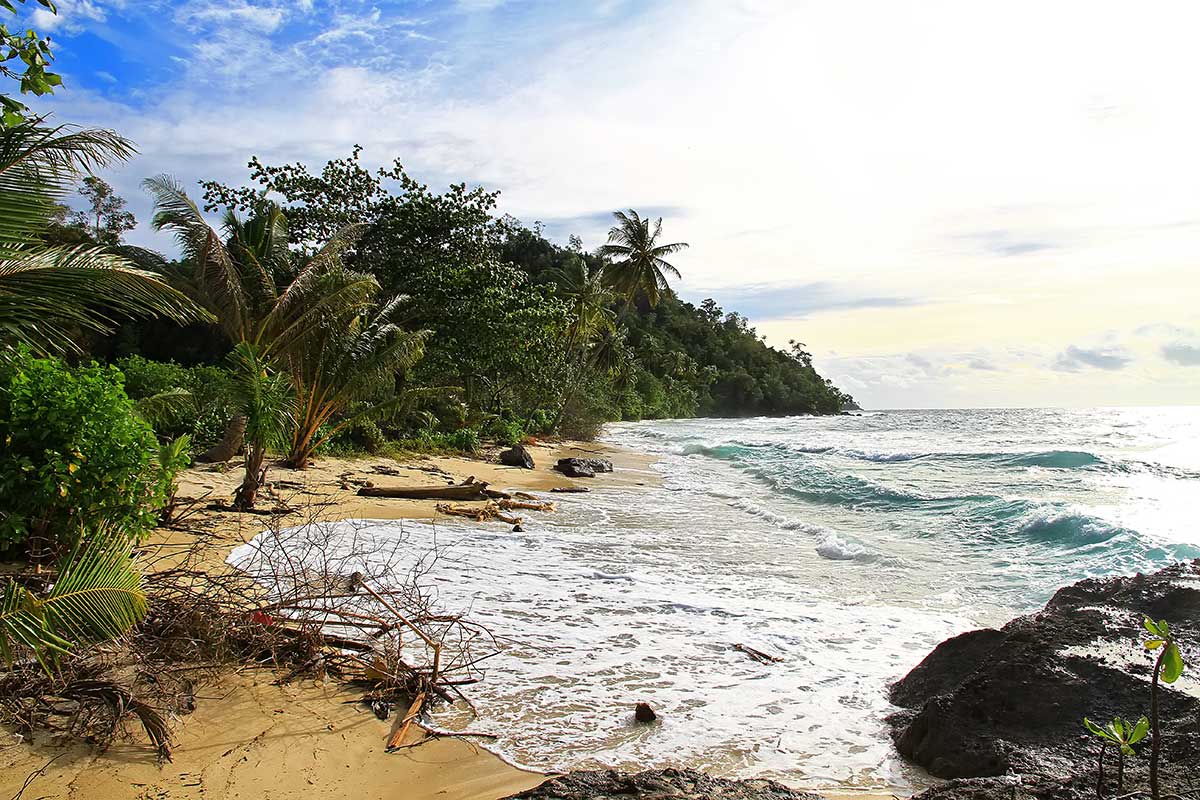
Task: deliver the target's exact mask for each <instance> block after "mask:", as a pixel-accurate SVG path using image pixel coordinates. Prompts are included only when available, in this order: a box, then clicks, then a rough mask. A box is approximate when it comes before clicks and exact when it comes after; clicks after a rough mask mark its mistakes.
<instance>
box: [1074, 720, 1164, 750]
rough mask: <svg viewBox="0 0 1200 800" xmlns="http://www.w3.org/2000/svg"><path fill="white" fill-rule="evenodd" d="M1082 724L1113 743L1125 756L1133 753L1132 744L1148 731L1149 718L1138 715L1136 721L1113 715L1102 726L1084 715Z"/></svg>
mask: <svg viewBox="0 0 1200 800" xmlns="http://www.w3.org/2000/svg"><path fill="white" fill-rule="evenodd" d="M1083 726H1084V727H1085V728H1087V730H1088V732H1089V733H1091V734H1093V735H1095V736H1097V737H1099V738H1100V739H1102V740H1104V741H1106V742H1108V743H1109V744H1112V745H1115V746H1116V747H1117V749H1118V750H1120V751H1121V753H1122V754H1123V755H1127V756H1131V755H1133V754H1134V750H1133V745H1135V744H1137V743H1138V742H1140V741H1142V739H1145V738H1146V734H1148V733H1150V720H1149V719H1147V718H1146V717H1140V718H1139V719H1138V721H1137V722H1130V721H1129V720H1127V719H1122V718H1121V717H1113V721H1112V722H1110V723H1108V724H1107V725H1104V726H1100V725H1097V724H1096V723H1094V722H1092V721H1091V720H1090V719H1088V718H1087V717H1084V718H1083Z"/></svg>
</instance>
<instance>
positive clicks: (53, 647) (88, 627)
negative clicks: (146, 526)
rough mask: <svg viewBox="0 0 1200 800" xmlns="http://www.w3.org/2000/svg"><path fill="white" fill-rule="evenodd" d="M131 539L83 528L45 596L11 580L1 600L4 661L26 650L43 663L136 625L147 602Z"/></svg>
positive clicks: (0, 644)
mask: <svg viewBox="0 0 1200 800" xmlns="http://www.w3.org/2000/svg"><path fill="white" fill-rule="evenodd" d="M131 544H132V543H131V541H130V539H129V537H128V536H127V535H126V534H125V533H124V532H123V531H118V530H113V529H103V528H102V529H97V530H92V531H85V532H83V533H82V534H81V536H80V539H79V542H78V543H77V544H76V545H75V547H74V548H72V549H71V551H70V553H69V554H68V555H67V556H66V558H65V559H64V560H63V561H62V563H61V564H60V565H59V572H58V578H57V580H55V582H54V585H53V587H52V588H51V589H50V592H49V594H47V595H46V596H45V597H44V598H43V597H38V596H36V595H35V594H34V593H33V592H30V591H29V590H28V589H26V588H25V587H22V586H20V585H18V584H17V583H16V582H15V581H13V580H11V579H10V580H9V583H8V585H7V586H6V587H5V591H4V597H3V601H0V654H2V655H3V657H4V659H5V662H6V663H8V664H10V665H11V664H12V662H13V660H14V659H15V657H16V656H17V655H18V654H19V653H20V652H21V651H22V650H25V651H28V652H30V653H32V654H33V655H34V656H35V657H36V658H37V660H38V661H39V662H40V663H41V664H42V665H43V667H46V666H47V664H48V662H50V661H52V660H53V659H54V658H55V657H57V656H58V655H61V654H63V653H66V652H69V651H70V650H71V649H73V648H76V647H83V646H87V645H91V644H96V643H99V642H105V641H109V640H112V639H115V638H117V637H119V636H122V635H123V634H124V633H125V632H127V631H128V630H129V629H130V628H132V627H133V626H134V625H136V624H137V623H138V621H140V620H141V619H142V617H144V616H145V615H146V609H147V602H146V594H145V592H143V591H142V577H141V575H140V574H139V573H138V571H137V570H136V569H135V568H134V564H133V559H132V558H131V556H130V547H131Z"/></svg>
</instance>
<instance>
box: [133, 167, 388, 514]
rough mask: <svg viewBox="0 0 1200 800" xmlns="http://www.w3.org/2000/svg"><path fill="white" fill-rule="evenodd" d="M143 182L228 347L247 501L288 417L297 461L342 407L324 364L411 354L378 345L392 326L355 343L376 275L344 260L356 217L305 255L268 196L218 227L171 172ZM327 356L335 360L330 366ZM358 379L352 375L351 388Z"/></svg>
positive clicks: (189, 282) (242, 495) (374, 363)
mask: <svg viewBox="0 0 1200 800" xmlns="http://www.w3.org/2000/svg"><path fill="white" fill-rule="evenodd" d="M145 186H146V188H147V189H148V190H149V191H150V193H151V194H152V195H153V196H154V199H155V208H156V213H155V215H154V220H153V225H154V227H155V228H156V229H158V230H170V231H172V232H173V233H174V234H175V236H176V239H177V240H178V242H179V245H180V249H181V250H182V252H183V254H184V262H185V264H186V269H187V272H186V273H185V274H183V275H181V278H182V279H183V280H184V284H183V285H184V286H185V291H187V292H188V293H189V294H190V295H192V296H193V297H195V298H196V299H197V300H198V301H199V302H200V303H201V304H202V305H203V306H205V307H206V308H208V309H209V310H210V311H211V312H212V313H213V314H214V315H215V316H216V318H217V319H218V321H219V323H220V326H221V329H222V331H223V332H224V333H225V335H226V336H227V337H228V338H229V340H230V342H231V343H233V344H234V346H235V347H234V352H233V354H232V355H231V364H232V366H233V368H234V370H235V372H236V373H237V385H238V387H239V389H240V392H241V405H242V406H243V409H242V410H243V413H245V414H246V417H247V424H246V439H245V441H246V449H247V456H246V462H245V475H244V477H243V481H242V486H241V487H240V488H239V490H238V493H237V496H236V497H235V499H234V504H235V505H236V506H237V507H239V508H249V507H251V506H253V504H254V502H255V499H256V497H257V493H258V490H259V489H260V488H261V486H262V484H263V481H264V480H265V474H266V469H265V467H264V466H263V465H264V464H265V457H266V453H267V451H268V450H269V449H271V448H273V447H277V446H280V445H281V444H285V443H286V438H287V437H286V435H285V433H286V430H287V429H288V424H289V423H291V422H295V423H296V428H297V433H296V435H295V436H294V437H293V440H292V442H291V448H292V455H293V456H296V458H294V459H293V461H294V462H295V463H299V464H303V463H305V462H306V461H307V457H308V455H311V447H310V444H311V437H312V436H314V435H316V431H317V428H319V427H320V424H322V422H323V421H327V420H328V418H329V416H330V415H332V414H333V413H335V412H336V411H338V410H340V409H342V408H344V407H345V402H344V398H345V397H348V396H349V395H347V394H345V393H344V392H333V391H332V389H333V386H332V384H331V383H330V382H329V380H330V379H327V378H326V377H325V375H326V374H327V372H326V371H327V370H330V373H332V372H334V371H336V372H338V373H339V375H340V376H341V377H343V378H346V377H348V376H349V375H350V374H351V372H352V371H353V368H354V365H356V364H357V366H358V367H359V368H362V369H363V370H365V371H366V372H367V373H368V374H370V375H373V376H377V375H378V372H379V371H380V370H384V369H386V364H385V362H386V359H388V358H390V359H393V360H392V362H391V369H392V371H393V372H394V371H395V370H397V369H400V368H403V367H405V366H407V364H408V359H409V357H410V356H411V355H412V353H411V352H410V350H409V349H406V348H405V347H401V346H394V347H392V346H383V345H382V344H380V342H384V341H387V342H391V343H393V344H394V343H395V340H396V339H397V338H403V337H398V336H397V335H396V331H392V330H390V329H389V330H387V331H385V332H383V333H380V339H379V340H378V341H377V342H376V346H375V348H374V349H371V348H368V350H366V351H364V350H357V351H356V350H355V349H354V348H355V346H365V342H364V341H363V340H360V339H357V338H355V336H354V332H355V331H358V332H360V333H361V332H362V331H364V330H365V329H367V328H369V327H371V326H369V325H364V324H363V323H362V319H363V317H364V315H366V314H368V312H369V311H370V310H371V309H372V308H373V307H374V302H375V296H376V294H377V293H378V291H379V283H378V282H377V281H376V280H375V278H374V277H373V276H371V275H368V274H365V273H361V272H355V271H352V270H349V269H346V268H345V266H344V264H343V261H342V258H343V256H344V255H345V253H346V251H347V250H348V249H349V248H350V247H351V246H352V245H353V244H354V242H355V241H356V240H357V238H358V236H359V234H360V232H361V226H357V225H351V226H347V227H343V228H341V229H339V230H338V231H336V232H335V233H334V234H333V236H332V237H331V238H330V239H329V240H328V241H327V242H325V243H324V244H323V245H322V246H320V247H318V248H317V249H316V250H315V252H313V253H312V255H309V256H301V255H298V254H297V253H296V252H295V251H293V250H292V249H291V248H290V247H289V245H288V237H289V231H288V221H287V217H286V216H285V215H284V213H283V211H282V210H281V209H280V208H279V207H278V206H275V205H271V204H268V205H266V206H264V207H262V208H260V209H259V210H257V211H256V212H255V213H254V214H253V216H251V217H250V218H249V219H248V220H245V221H243V220H241V219H240V218H239V217H238V216H237V215H236V214H235V213H234V212H233V211H229V212H227V213H226V215H225V217H224V222H223V226H222V229H223V234H224V235H222V234H219V233H218V232H217V231H215V230H214V229H213V228H212V227H210V226H209V224H208V223H207V222H206V221H205V219H204V217H203V215H202V214H201V213H200V209H199V208H198V207H197V206H196V204H195V203H194V202H193V201H192V200H191V198H189V197H188V195H187V193H186V192H184V190H183V188H182V187H181V186H180V185H179V184H178V183H176V182H175V181H174V180H172V179H171V178H169V177H166V176H159V177H157V178H151V179H149V180H147V181H146V182H145ZM280 286H282V287H283V288H282V289H280V288H279V287H280ZM364 335H365V334H364ZM326 347H329V348H331V352H330V354H329V357H328V358H327V359H326V358H325V357H324V356H323V355H322V351H323V350H324V348H326ZM338 353H340V354H341V357H340V360H339V357H338V356H337V355H336V354H338ZM359 358H361V359H362V360H361V361H356V360H355V359H359ZM331 362H336V363H337V369H336V370H333V369H332V366H331ZM289 370H290V372H291V379H292V383H293V384H294V388H295V389H296V390H297V395H296V396H297V398H301V399H299V400H298V401H297V404H296V405H295V406H293V405H292V404H291V403H289V402H287V397H286V392H285V391H284V387H285V386H286V384H285V381H284V378H285V377H286V374H285V373H286V372H287V371H289ZM281 376H282V377H281ZM358 386H360V384H359V383H358V382H357V381H355V382H354V383H353V387H352V388H354V387H358ZM323 392H324V393H323ZM305 393H307V394H305ZM334 395H336V397H335V396H334ZM293 412H295V416H296V419H295V420H293V419H291V417H292V416H293ZM314 420H318V424H317V426H316V427H313V426H312V425H311V423H312V422H313V421H314ZM300 429H303V431H302V432H301V431H300ZM301 455H303V457H300V456H301Z"/></svg>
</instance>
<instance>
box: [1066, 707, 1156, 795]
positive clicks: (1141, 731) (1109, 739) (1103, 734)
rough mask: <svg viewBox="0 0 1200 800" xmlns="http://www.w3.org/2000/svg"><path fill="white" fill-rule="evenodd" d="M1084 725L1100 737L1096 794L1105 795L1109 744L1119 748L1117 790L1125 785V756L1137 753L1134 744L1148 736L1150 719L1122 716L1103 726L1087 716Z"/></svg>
mask: <svg viewBox="0 0 1200 800" xmlns="http://www.w3.org/2000/svg"><path fill="white" fill-rule="evenodd" d="M1083 726H1084V727H1085V728H1087V729H1088V731H1090V732H1091V733H1093V734H1095V735H1096V736H1097V737H1098V738H1099V739H1100V760H1099V770H1098V771H1099V779H1098V782H1097V784H1096V794H1097V795H1098V796H1100V797H1103V796H1104V795H1103V789H1104V751H1105V750H1106V749H1107V747H1108V745H1110V744H1111V745H1113V746H1114V747H1115V748H1116V750H1117V791H1120V790H1121V789H1123V788H1124V787H1125V756H1132V755H1135V753H1134V749H1133V746H1134V745H1135V744H1137V743H1138V742H1140V741H1141V740H1142V739H1145V738H1146V734H1147V733H1149V732H1150V720H1148V719H1146V718H1145V717H1141V718H1140V719H1138V721H1137V722H1130V721H1129V720H1127V719H1122V718H1121V717H1114V718H1113V721H1112V722H1110V723H1108V724H1107V725H1105V726H1103V727H1101V726H1099V725H1097V724H1096V723H1094V722H1092V721H1091V720H1090V719H1088V718H1087V717H1084V718H1083Z"/></svg>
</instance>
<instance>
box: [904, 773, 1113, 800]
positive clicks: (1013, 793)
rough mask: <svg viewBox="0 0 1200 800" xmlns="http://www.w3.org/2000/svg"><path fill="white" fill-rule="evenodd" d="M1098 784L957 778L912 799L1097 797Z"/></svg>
mask: <svg viewBox="0 0 1200 800" xmlns="http://www.w3.org/2000/svg"><path fill="white" fill-rule="evenodd" d="M1095 797H1096V787H1095V785H1094V784H1093V785H1091V786H1088V785H1085V784H1082V783H1079V782H1072V781H1067V780H1054V779H1052V778H1045V777H1040V776H1036V775H1035V776H1018V775H1006V776H1003V777H998V778H958V779H957V780H952V781H949V782H947V783H943V784H942V785H941V786H935V787H933V788H932V789H926V790H925V791H923V792H921V793H920V794H918V795H915V796H914V797H913V798H912V800H1094V799H1095Z"/></svg>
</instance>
